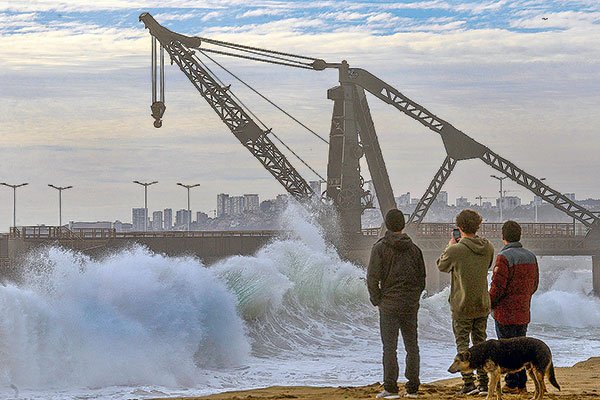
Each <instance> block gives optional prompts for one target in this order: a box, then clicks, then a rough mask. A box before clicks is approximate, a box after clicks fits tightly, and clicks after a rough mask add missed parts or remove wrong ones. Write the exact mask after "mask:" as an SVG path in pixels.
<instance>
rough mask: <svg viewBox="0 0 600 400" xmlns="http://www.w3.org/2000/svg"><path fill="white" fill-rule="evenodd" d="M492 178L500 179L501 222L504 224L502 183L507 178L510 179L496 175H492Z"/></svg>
mask: <svg viewBox="0 0 600 400" xmlns="http://www.w3.org/2000/svg"><path fill="white" fill-rule="evenodd" d="M490 177H492V178H494V179H498V180H499V181H500V222H502V221H503V220H504V219H503V218H502V203H503V202H504V201H503V200H504V196H503V192H502V181H503V180H505V179H506V178H508V176H503V177H500V176H496V175H490Z"/></svg>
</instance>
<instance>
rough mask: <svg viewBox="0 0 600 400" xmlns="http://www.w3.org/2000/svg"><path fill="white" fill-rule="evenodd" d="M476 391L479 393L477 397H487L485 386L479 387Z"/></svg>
mask: <svg viewBox="0 0 600 400" xmlns="http://www.w3.org/2000/svg"><path fill="white" fill-rule="evenodd" d="M477 391H478V392H479V395H481V396H487V394H488V390H487V386H483V385H480V386H479V387H478V388H477Z"/></svg>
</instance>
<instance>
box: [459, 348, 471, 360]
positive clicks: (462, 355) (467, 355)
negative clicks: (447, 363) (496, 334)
mask: <svg viewBox="0 0 600 400" xmlns="http://www.w3.org/2000/svg"><path fill="white" fill-rule="evenodd" d="M470 358H471V352H470V351H469V350H467V351H461V352H460V353H458V359H459V360H460V361H469V359H470Z"/></svg>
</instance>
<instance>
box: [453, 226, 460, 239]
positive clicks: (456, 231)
mask: <svg viewBox="0 0 600 400" xmlns="http://www.w3.org/2000/svg"><path fill="white" fill-rule="evenodd" d="M452 237H454V240H456V242H457V243H458V242H459V241H460V230H459V229H458V228H454V229H452Z"/></svg>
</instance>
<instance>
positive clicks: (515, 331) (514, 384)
mask: <svg viewBox="0 0 600 400" xmlns="http://www.w3.org/2000/svg"><path fill="white" fill-rule="evenodd" d="M495 322H496V336H498V339H508V338H513V337H519V336H526V335H527V324H525V325H502V324H500V323H498V321H495ZM504 382H506V386H508V387H511V388H524V387H525V384H526V383H527V372H526V371H525V370H522V371H519V372H515V373H514V374H506V376H505V377H504Z"/></svg>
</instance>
